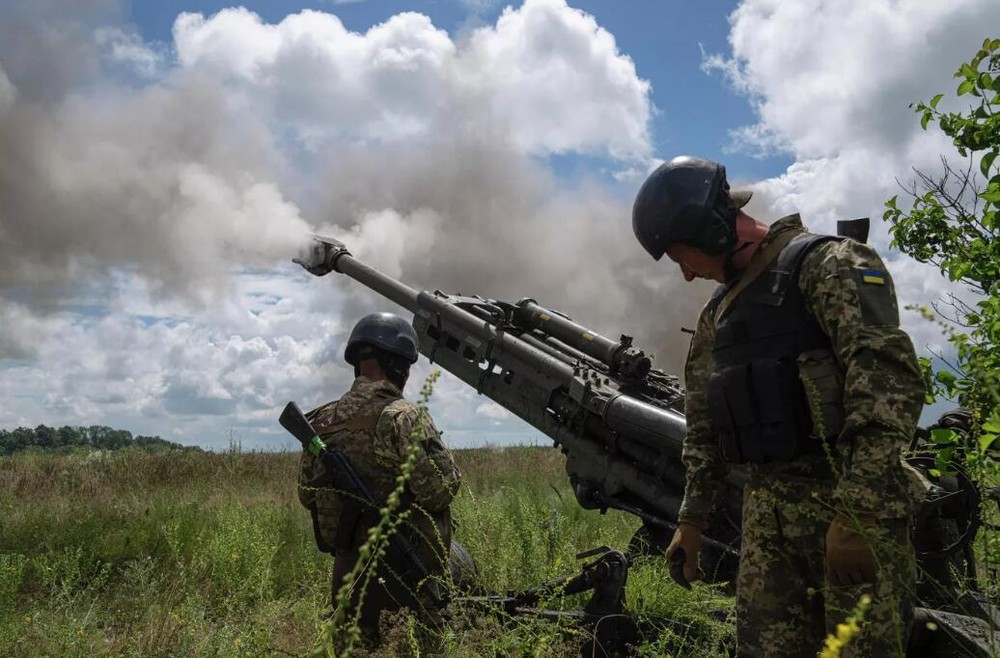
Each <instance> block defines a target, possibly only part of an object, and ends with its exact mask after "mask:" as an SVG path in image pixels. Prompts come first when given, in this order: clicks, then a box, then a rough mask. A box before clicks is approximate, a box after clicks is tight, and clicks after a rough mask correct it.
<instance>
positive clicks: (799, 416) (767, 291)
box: [707, 233, 842, 464]
mask: <svg viewBox="0 0 1000 658" xmlns="http://www.w3.org/2000/svg"><path fill="white" fill-rule="evenodd" d="M837 239H838V238H836V237H834V236H827V235H815V234H811V233H802V234H801V235H797V236H795V237H794V238H792V240H791V241H790V242H789V243H788V244H787V245H786V246H785V248H784V249H782V251H781V253H780V254H779V255H778V257H777V258H776V259H775V261H774V262H773V263H772V264H771V265H770V266H769V267H768V268H767V269H765V270H764V271H763V272H762V273H761V274H760V275H759V276H758V277H757V278H756V279H754V280H753V281H752V282H751V283H750V284H749V285H748V286H747V287H746V289H745V290H743V292H742V293H740V294H739V295H738V296H737V297H736V299H735V300H734V302H733V304H732V305H731V306H730V307H729V309H727V310H726V312H725V313H724V314H723V315H722V317H721V318H720V319H718V320H717V324H716V333H715V347H714V350H713V354H714V356H715V366H714V369H713V371H712V373H711V374H710V375H709V379H708V387H707V390H708V403H709V409H710V412H711V416H712V426H713V430H714V431H715V432H716V433H717V435H718V437H719V442H720V447H721V450H722V455H723V457H724V458H725V459H726V460H727V461H729V462H732V463H746V462H750V463H754V464H763V463H767V462H776V461H789V460H792V459H796V458H797V457H800V456H803V455H807V454H812V453H816V452H819V451H821V450H822V440H823V439H826V438H827V437H830V436H835V435H836V433H837V432H838V431H839V429H840V428H839V427H836V426H835V425H836V423H835V422H831V423H827V424H826V426H825V427H824V431H823V432H822V434H823V435H824V436H823V437H818V436H817V434H818V432H816V431H815V430H816V428H815V427H814V423H813V418H812V416H813V413H812V411H813V409H812V407H813V406H815V405H812V406H811V405H810V399H813V400H815V399H816V396H811V395H807V392H806V390H805V387H804V386H803V383H802V380H801V379H800V372H799V364H800V362H801V361H802V360H803V358H805V357H808V356H809V355H816V354H823V353H824V352H825V353H826V354H828V355H830V354H831V345H830V339H829V338H828V337H827V336H826V334H825V333H824V332H823V330H822V329H821V328H820V326H819V325H818V324H817V322H816V320H815V319H814V318H813V317H812V315H811V314H810V312H809V310H808V309H807V308H806V305H805V301H804V300H803V299H802V293H801V292H800V291H799V286H798V281H799V268H800V266H801V264H802V261H803V259H804V258H805V256H806V254H808V253H809V251H810V250H811V249H812V248H813V247H815V246H816V245H818V244H820V243H822V242H827V241H829V240H837ZM725 292H726V288H724V287H723V288H720V289H719V290H718V291H716V294H715V295H714V296H713V298H712V301H711V302H710V310H712V311H713V312H714V308H716V307H717V306H718V304H719V302H721V299H722V297H723V296H724V295H725ZM828 361H829V362H830V363H832V358H831V359H829V360H828ZM841 381H842V380H841ZM834 393H835V394H840V395H842V391H836V392H834Z"/></svg>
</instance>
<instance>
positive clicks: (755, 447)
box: [708, 359, 820, 464]
mask: <svg viewBox="0 0 1000 658" xmlns="http://www.w3.org/2000/svg"><path fill="white" fill-rule="evenodd" d="M708 404H709V409H710V411H711V414H712V418H713V422H714V426H715V427H716V429H717V430H718V431H719V447H720V449H721V451H722V456H723V458H724V459H725V460H726V461H728V462H731V463H735V464H743V463H746V462H750V463H752V464H764V463H768V462H775V461H789V460H791V459H795V458H797V457H800V456H802V455H804V454H808V453H811V452H815V451H816V449H817V448H819V447H820V443H819V442H818V441H814V440H810V439H809V438H808V434H809V426H810V424H811V423H810V420H809V419H808V418H804V417H803V416H802V414H801V410H802V409H803V408H804V401H803V400H802V390H801V387H800V386H799V385H798V373H797V364H796V363H795V362H793V361H791V360H790V359H779V360H776V361H771V360H763V359H762V360H755V361H751V362H749V363H743V364H736V365H732V366H729V367H726V368H723V369H721V370H718V371H716V372H714V373H712V374H711V375H710V376H709V379H708Z"/></svg>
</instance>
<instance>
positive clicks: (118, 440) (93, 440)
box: [0, 425, 200, 455]
mask: <svg viewBox="0 0 1000 658" xmlns="http://www.w3.org/2000/svg"><path fill="white" fill-rule="evenodd" d="M81 448H82V449H87V450H121V449H123V448H137V449H140V450H150V451H152V450H200V448H194V447H191V446H184V445H181V444H180V443H174V442H172V441H167V440H166V439H162V438H160V437H159V436H141V435H140V436H132V433H131V432H129V431H128V430H117V429H114V428H111V427H106V426H104V425H91V426H90V427H70V426H69V425H64V426H62V427H59V428H55V427H48V426H47V425H39V426H38V427H35V428H34V429H32V428H30V427H18V428H16V429H13V430H0V455H12V454H14V453H15V452H22V451H25V450H35V451H40V452H72V451H73V450H77V449H81Z"/></svg>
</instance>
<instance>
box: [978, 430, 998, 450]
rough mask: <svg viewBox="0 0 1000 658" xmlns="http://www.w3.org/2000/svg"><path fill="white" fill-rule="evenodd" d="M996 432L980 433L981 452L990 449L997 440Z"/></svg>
mask: <svg viewBox="0 0 1000 658" xmlns="http://www.w3.org/2000/svg"><path fill="white" fill-rule="evenodd" d="M996 439H997V435H996V434H980V435H979V453H980V454H983V453H985V452H986V451H987V450H989V449H990V446H991V445H992V444H993V442H994V441H996Z"/></svg>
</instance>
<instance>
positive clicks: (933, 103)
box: [931, 94, 944, 109]
mask: <svg viewBox="0 0 1000 658" xmlns="http://www.w3.org/2000/svg"><path fill="white" fill-rule="evenodd" d="M942 98H944V94H938V95H937V96H935V97H934V98H932V99H931V108H932V109H937V104H938V103H940V102H941V99H942Z"/></svg>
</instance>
